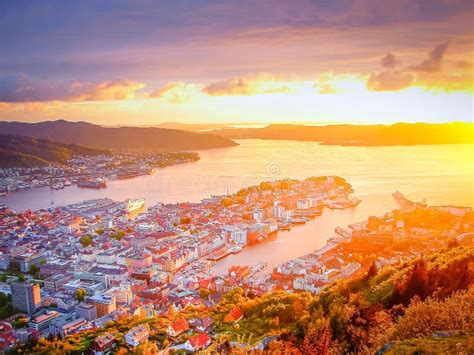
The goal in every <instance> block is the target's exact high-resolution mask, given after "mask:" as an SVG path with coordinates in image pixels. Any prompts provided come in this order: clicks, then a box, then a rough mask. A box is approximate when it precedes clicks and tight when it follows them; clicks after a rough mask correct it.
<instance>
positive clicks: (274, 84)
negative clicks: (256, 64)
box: [203, 73, 292, 96]
mask: <svg viewBox="0 0 474 355" xmlns="http://www.w3.org/2000/svg"><path fill="white" fill-rule="evenodd" d="M203 92H204V93H206V94H208V95H211V96H227V95H229V96H230V95H238V96H250V95H258V94H277V93H289V92H292V89H291V88H290V87H289V86H288V85H284V84H283V82H282V80H281V79H280V78H278V77H277V76H275V75H272V74H268V73H257V74H247V75H244V76H240V77H238V76H236V77H233V78H230V79H226V80H221V81H216V82H213V83H211V84H209V85H207V86H205V87H204V88H203Z"/></svg>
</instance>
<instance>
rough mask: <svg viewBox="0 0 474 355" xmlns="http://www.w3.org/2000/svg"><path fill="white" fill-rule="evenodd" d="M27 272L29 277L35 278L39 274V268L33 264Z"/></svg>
mask: <svg viewBox="0 0 474 355" xmlns="http://www.w3.org/2000/svg"><path fill="white" fill-rule="evenodd" d="M28 272H29V274H30V275H31V276H36V275H37V274H38V272H39V268H38V266H36V265H35V264H31V265H30V268H29V270H28Z"/></svg>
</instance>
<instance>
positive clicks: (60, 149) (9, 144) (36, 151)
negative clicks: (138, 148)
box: [0, 134, 109, 168]
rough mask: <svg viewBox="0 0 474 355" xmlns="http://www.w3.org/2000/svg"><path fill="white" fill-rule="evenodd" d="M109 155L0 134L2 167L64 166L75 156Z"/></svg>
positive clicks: (67, 145)
mask: <svg viewBox="0 0 474 355" xmlns="http://www.w3.org/2000/svg"><path fill="white" fill-rule="evenodd" d="M101 154H109V152H108V151H106V150H100V149H92V148H86V147H81V146H78V145H74V144H62V143H57V142H51V141H48V140H45V139H36V138H31V137H25V136H16V135H11V134H0V167H1V168H9V167H37V166H46V165H49V164H63V163H65V162H67V161H68V160H69V159H71V158H72V157H73V156H75V155H91V156H94V155H101Z"/></svg>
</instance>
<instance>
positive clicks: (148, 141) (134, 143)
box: [0, 120, 237, 151]
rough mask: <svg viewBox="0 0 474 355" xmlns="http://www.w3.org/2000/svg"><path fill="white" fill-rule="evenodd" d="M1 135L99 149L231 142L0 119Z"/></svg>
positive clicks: (158, 131)
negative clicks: (0, 120)
mask: <svg viewBox="0 0 474 355" xmlns="http://www.w3.org/2000/svg"><path fill="white" fill-rule="evenodd" d="M0 132H2V133H3V134H15V135H23V136H28V137H34V138H42V139H48V140H51V141H55V142H61V143H67V144H78V145H83V146H87V147H92V148H99V149H124V150H147V151H150V150H168V151H169V150H194V149H209V148H222V147H232V146H235V145H237V143H235V142H234V141H232V140H230V139H227V138H223V137H220V136H217V135H214V134H209V133H207V134H204V133H202V134H201V133H193V132H186V131H182V130H175V129H165V128H152V127H150V128H144V127H143V128H139V127H118V128H108V127H107V128H106V127H102V126H98V125H95V124H91V123H87V122H69V121H65V120H58V121H45V122H39V123H24V122H0Z"/></svg>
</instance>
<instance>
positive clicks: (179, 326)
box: [166, 318, 189, 337]
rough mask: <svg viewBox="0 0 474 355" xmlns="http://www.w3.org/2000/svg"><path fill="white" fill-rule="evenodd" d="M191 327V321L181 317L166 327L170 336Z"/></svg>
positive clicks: (174, 335)
mask: <svg viewBox="0 0 474 355" xmlns="http://www.w3.org/2000/svg"><path fill="white" fill-rule="evenodd" d="M188 329H189V323H188V321H187V320H186V319H184V318H179V319H177V320H175V321H174V322H173V323H171V324H170V325H169V326H168V328H167V329H166V334H168V336H170V337H176V336H178V335H180V334H181V333H183V332H185V331H187V330H188Z"/></svg>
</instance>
